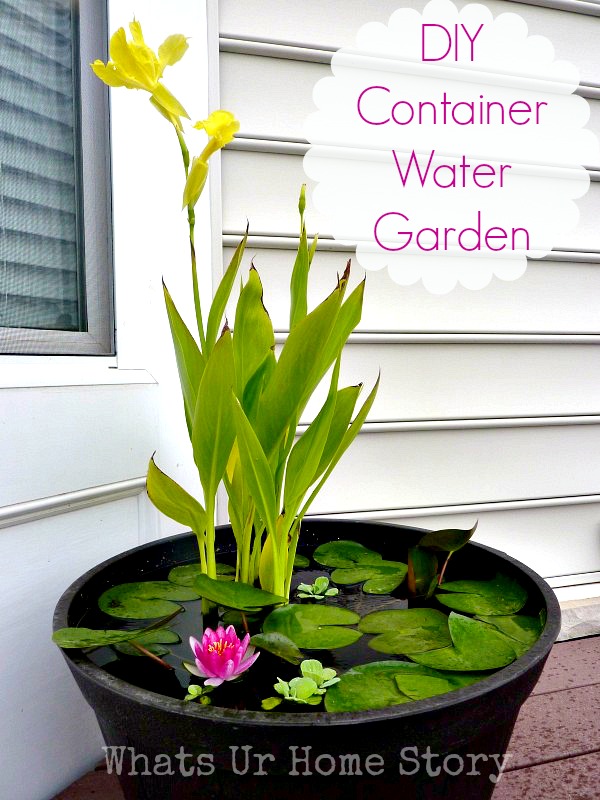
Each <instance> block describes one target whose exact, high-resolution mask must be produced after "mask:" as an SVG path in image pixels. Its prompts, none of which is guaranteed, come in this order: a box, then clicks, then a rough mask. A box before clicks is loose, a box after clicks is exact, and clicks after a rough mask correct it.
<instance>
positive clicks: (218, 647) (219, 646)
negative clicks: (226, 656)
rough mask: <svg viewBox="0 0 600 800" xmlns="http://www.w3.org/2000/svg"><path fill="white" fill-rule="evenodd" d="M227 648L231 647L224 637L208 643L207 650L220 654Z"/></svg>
mask: <svg viewBox="0 0 600 800" xmlns="http://www.w3.org/2000/svg"><path fill="white" fill-rule="evenodd" d="M227 648H233V645H232V644H231V642H226V641H225V640H224V639H219V641H218V642H215V643H214V644H209V645H208V652H209V653H217V654H218V655H220V656H222V655H223V653H224V651H225V650H226V649H227Z"/></svg>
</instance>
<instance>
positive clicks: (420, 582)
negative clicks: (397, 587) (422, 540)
mask: <svg viewBox="0 0 600 800" xmlns="http://www.w3.org/2000/svg"><path fill="white" fill-rule="evenodd" d="M437 568H438V560H437V556H436V555H435V553H432V552H430V551H429V550H424V549H423V548H421V547H420V546H419V547H409V548H408V578H407V584H408V591H409V592H410V594H411V595H412V596H413V597H419V596H423V595H424V596H425V597H430V596H431V595H432V594H433V592H434V591H435V588H436V586H437Z"/></svg>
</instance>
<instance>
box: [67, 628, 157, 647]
mask: <svg viewBox="0 0 600 800" xmlns="http://www.w3.org/2000/svg"><path fill="white" fill-rule="evenodd" d="M143 633H144V630H143V629H139V630H131V631H111V630H94V629H93V628H60V630H58V631H54V633H53V634H52V641H53V642H54V643H55V644H57V645H58V646H59V647H64V648H65V649H69V648H73V647H77V648H82V649H83V648H86V647H104V646H105V645H109V644H120V643H121V642H128V641H130V640H131V639H135V638H136V637H139V636H141V635H142V634H143Z"/></svg>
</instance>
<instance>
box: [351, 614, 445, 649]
mask: <svg viewBox="0 0 600 800" xmlns="http://www.w3.org/2000/svg"><path fill="white" fill-rule="evenodd" d="M358 628H359V630H361V631H362V632H363V633H378V634H380V635H379V636H375V637H374V638H373V639H371V641H370V642H369V647H371V648H372V649H373V650H377V651H378V652H380V653H388V654H389V655H406V654H408V653H424V652H426V651H428V650H438V649H439V648H441V647H448V646H450V645H451V644H452V639H451V638H450V630H449V628H448V617H447V616H446V615H445V614H443V613H442V612H441V611H436V610H435V609H433V608H407V609H402V610H395V609H394V610H391V611H374V612H373V613H371V614H367V615H366V616H365V617H363V618H362V619H361V621H360V623H359V626H358Z"/></svg>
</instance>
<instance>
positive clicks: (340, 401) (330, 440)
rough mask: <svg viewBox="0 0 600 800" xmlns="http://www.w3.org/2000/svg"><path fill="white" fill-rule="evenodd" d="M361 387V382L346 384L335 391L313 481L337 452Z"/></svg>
mask: <svg viewBox="0 0 600 800" xmlns="http://www.w3.org/2000/svg"><path fill="white" fill-rule="evenodd" d="M361 389H362V384H358V385H357V386H346V387H344V388H343V389H340V390H339V392H338V393H337V396H336V399H335V411H334V413H333V419H332V421H331V425H330V427H329V434H328V436H327V441H326V442H325V447H324V448H323V454H322V456H321V460H320V462H319V466H318V467H317V471H316V472H315V474H314V476H313V480H312V482H313V483H314V482H315V481H316V480H317V479H318V478H319V477H320V476H321V475H322V474H323V473H324V472H325V470H326V469H327V467H328V466H329V464H330V463H331V460H332V459H333V457H334V455H335V453H336V452H337V449H338V447H339V446H340V445H341V443H342V439H343V438H344V435H345V433H346V431H347V430H348V426H349V425H350V422H351V420H352V414H353V413H354V407H355V406H356V401H357V400H358V395H359V394H360V390H361Z"/></svg>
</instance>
